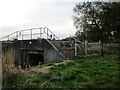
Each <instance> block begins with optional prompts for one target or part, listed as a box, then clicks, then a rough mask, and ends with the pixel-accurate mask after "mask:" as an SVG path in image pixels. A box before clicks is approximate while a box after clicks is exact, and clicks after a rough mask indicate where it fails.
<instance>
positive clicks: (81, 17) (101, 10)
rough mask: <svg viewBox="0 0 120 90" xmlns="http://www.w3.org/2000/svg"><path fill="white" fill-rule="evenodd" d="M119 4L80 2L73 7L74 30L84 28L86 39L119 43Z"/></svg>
mask: <svg viewBox="0 0 120 90" xmlns="http://www.w3.org/2000/svg"><path fill="white" fill-rule="evenodd" d="M119 10H120V2H81V3H78V4H76V5H75V7H74V9H73V12H74V16H73V20H74V25H75V27H76V29H78V30H79V28H80V27H83V28H84V33H85V36H86V39H90V40H93V41H99V40H101V41H102V42H106V41H111V40H113V41H116V42H120V12H119Z"/></svg>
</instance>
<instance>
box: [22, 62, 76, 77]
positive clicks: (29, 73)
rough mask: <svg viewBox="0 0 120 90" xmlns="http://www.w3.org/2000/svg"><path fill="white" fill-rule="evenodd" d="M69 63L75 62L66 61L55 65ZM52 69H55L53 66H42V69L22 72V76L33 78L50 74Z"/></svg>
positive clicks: (33, 68)
mask: <svg viewBox="0 0 120 90" xmlns="http://www.w3.org/2000/svg"><path fill="white" fill-rule="evenodd" d="M68 62H74V61H73V60H65V61H63V62H60V63H54V65H59V64H66V63H68ZM51 67H53V65H51V66H42V67H32V68H30V69H25V70H21V72H20V74H22V75H25V76H29V77H32V76H35V75H38V74H41V73H48V72H49V70H50V68H51Z"/></svg>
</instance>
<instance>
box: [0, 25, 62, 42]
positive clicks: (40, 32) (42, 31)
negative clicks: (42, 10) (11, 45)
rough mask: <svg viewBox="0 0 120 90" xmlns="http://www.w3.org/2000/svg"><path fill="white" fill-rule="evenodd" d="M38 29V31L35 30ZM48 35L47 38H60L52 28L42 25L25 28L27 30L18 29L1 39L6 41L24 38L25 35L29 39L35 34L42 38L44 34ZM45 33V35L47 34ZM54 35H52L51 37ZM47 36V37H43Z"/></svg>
mask: <svg viewBox="0 0 120 90" xmlns="http://www.w3.org/2000/svg"><path fill="white" fill-rule="evenodd" d="M35 30H36V32H34V31H35ZM44 34H45V35H47V37H46V38H47V39H48V38H51V39H52V37H53V38H54V39H56V40H60V39H59V38H58V37H57V36H56V35H55V34H54V33H53V32H52V31H51V30H50V29H48V28H47V27H41V28H31V29H25V30H21V31H16V32H13V33H11V34H9V35H7V36H5V37H2V38H1V40H5V41H11V40H14V39H18V40H24V39H25V36H28V37H29V38H28V39H34V38H35V35H39V37H37V38H42V37H43V35H44ZM45 35H44V36H45ZM51 36H52V37H51ZM43 38H45V37H43Z"/></svg>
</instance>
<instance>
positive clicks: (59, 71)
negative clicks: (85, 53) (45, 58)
mask: <svg viewBox="0 0 120 90" xmlns="http://www.w3.org/2000/svg"><path fill="white" fill-rule="evenodd" d="M119 59H120V58H119V55H118V54H106V55H104V56H99V57H98V56H92V57H87V58H71V59H70V60H72V62H68V63H65V64H58V65H55V64H54V63H55V62H51V63H47V64H45V65H46V66H51V68H50V70H49V72H48V73H41V74H38V75H35V76H33V77H28V76H23V75H21V74H17V73H16V74H14V73H9V74H4V75H3V88H18V89H20V88H120V85H119V84H120V79H119V74H120V69H119V64H120V62H119ZM38 67H41V65H38V66H36V67H35V68H38Z"/></svg>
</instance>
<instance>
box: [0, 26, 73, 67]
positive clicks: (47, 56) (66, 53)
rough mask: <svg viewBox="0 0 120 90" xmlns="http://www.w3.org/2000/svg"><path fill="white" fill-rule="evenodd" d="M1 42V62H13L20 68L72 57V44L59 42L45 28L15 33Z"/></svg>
mask: <svg viewBox="0 0 120 90" xmlns="http://www.w3.org/2000/svg"><path fill="white" fill-rule="evenodd" d="M1 40H2V44H3V45H2V50H3V60H5V59H10V60H14V62H15V63H16V64H18V65H21V66H25V65H36V64H38V63H39V62H48V61H54V60H63V59H64V58H67V57H73V56H74V47H73V46H72V44H70V43H69V42H68V41H66V42H64V41H61V40H60V39H59V38H58V37H57V36H56V35H55V34H54V33H53V32H52V31H50V30H49V29H48V28H47V27H42V28H32V29H26V30H21V31H17V32H14V33H12V34H9V35H7V36H5V37H3V38H2V39H1ZM8 56H9V57H8Z"/></svg>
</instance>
